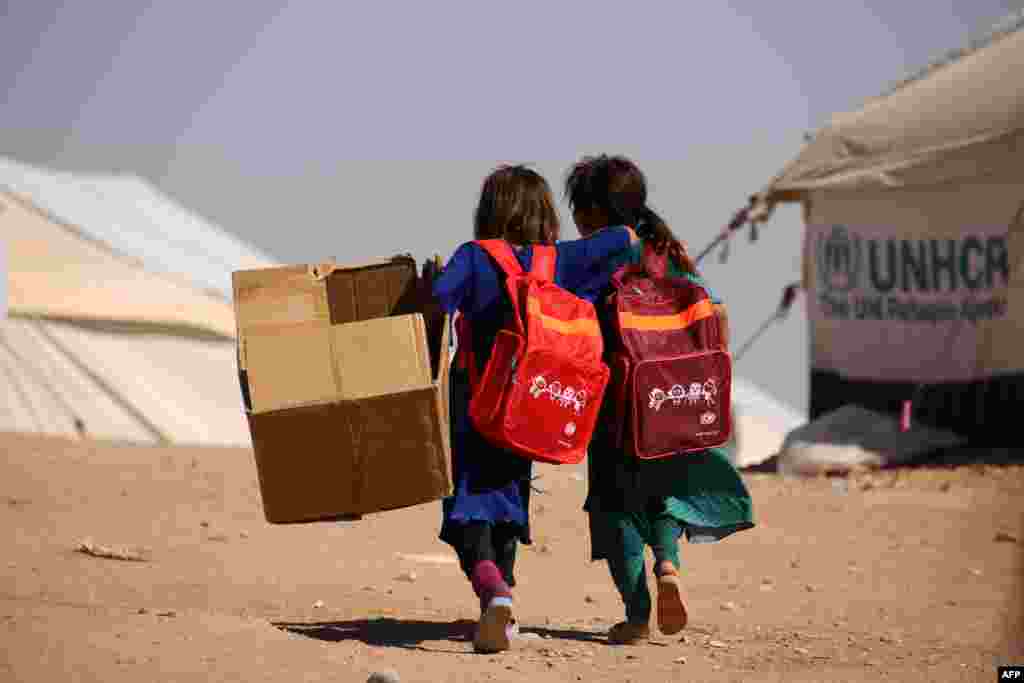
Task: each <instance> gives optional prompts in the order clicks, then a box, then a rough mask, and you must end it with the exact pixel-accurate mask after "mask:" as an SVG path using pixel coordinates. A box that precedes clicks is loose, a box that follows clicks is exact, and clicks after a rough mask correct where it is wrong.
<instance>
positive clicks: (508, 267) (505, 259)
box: [476, 239, 523, 277]
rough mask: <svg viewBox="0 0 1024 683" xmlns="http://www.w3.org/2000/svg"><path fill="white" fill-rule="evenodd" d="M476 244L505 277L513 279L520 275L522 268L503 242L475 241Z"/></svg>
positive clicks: (510, 249) (513, 253)
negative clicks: (492, 260)
mask: <svg viewBox="0 0 1024 683" xmlns="http://www.w3.org/2000/svg"><path fill="white" fill-rule="evenodd" d="M476 244H477V246H479V247H480V248H481V249H483V250H484V251H485V252H487V253H488V254H489V255H490V257H491V258H492V259H494V261H495V262H496V263H497V264H498V267H500V268H501V269H502V271H504V273H505V275H507V276H509V277H514V276H516V275H521V274H522V272H523V267H522V266H521V265H519V259H517V258H516V255H515V252H513V251H512V247H510V246H509V245H508V242H506V241H505V240H497V239H495V240H476Z"/></svg>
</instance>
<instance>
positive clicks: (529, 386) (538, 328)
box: [459, 240, 610, 464]
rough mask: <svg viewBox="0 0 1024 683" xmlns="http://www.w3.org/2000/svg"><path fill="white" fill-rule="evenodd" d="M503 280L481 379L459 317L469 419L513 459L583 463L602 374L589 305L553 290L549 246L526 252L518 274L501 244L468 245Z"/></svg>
mask: <svg viewBox="0 0 1024 683" xmlns="http://www.w3.org/2000/svg"><path fill="white" fill-rule="evenodd" d="M476 244H478V245H479V246H480V247H482V248H483V249H484V251H486V252H487V253H488V254H489V255H490V256H491V258H492V259H494V261H495V262H496V263H497V265H498V267H499V268H500V269H501V270H502V271H503V272H504V273H505V276H506V280H505V285H506V289H507V291H508V295H509V298H510V299H511V301H512V308H513V310H514V314H513V318H514V320H513V321H512V323H511V325H509V326H507V327H505V328H503V329H501V330H499V331H498V334H497V337H496V338H495V340H494V346H493V347H492V348H491V355H490V358H489V359H488V361H487V365H486V366H485V368H484V372H483V377H481V378H477V376H476V374H477V372H476V361H475V359H474V358H473V357H472V350H471V348H469V347H468V344H469V340H470V335H469V327H468V322H467V321H466V319H465V318H464V317H461V316H460V318H459V320H460V329H459V345H460V347H463V351H464V352H465V353H466V356H465V358H466V359H467V362H468V365H469V373H470V386H471V387H472V397H471V399H470V403H469V417H470V419H471V420H472V421H473V425H474V426H475V427H476V429H477V431H479V432H480V434H481V435H482V436H484V437H485V438H486V439H487V440H488V441H490V442H491V443H493V444H494V445H496V446H499V447H501V448H504V449H505V450H508V451H511V452H513V453H516V454H518V455H521V456H524V457H526V458H529V459H530V460H537V461H540V462H547V463H553V464H576V463H578V462H580V461H581V460H583V458H584V457H585V456H586V453H587V446H588V445H589V444H590V439H591V436H592V435H593V433H594V426H595V424H596V421H597V417H598V414H599V412H600V409H601V401H602V398H603V397H604V392H605V388H606V387H607V385H608V379H609V374H610V372H609V370H608V367H607V366H606V365H605V364H604V362H603V361H602V355H603V353H604V341H603V339H602V337H601V326H600V322H599V321H598V318H597V311H596V309H595V308H594V306H593V304H591V303H590V302H588V301H584V300H583V299H580V298H579V297H577V296H575V295H573V294H572V293H570V292H568V291H566V290H564V289H562V288H561V287H559V286H558V285H556V284H555V282H554V279H555V259H556V251H555V248H554V247H550V246H541V245H536V246H534V247H533V265H532V267H531V269H530V272H529V273H525V272H523V269H522V267H521V266H520V264H519V261H518V260H517V259H516V256H515V253H514V252H513V251H512V248H511V247H510V246H509V245H508V243H506V242H505V241H504V240H478V241H477V242H476Z"/></svg>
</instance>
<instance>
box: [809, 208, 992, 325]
mask: <svg viewBox="0 0 1024 683" xmlns="http://www.w3.org/2000/svg"><path fill="white" fill-rule="evenodd" d="M815 266H816V271H817V280H818V283H819V286H820V293H819V296H818V301H819V304H820V306H821V310H822V313H823V314H824V316H825V317H826V318H833V319H853V320H902V321H907V322H933V323H936V322H944V321H950V320H959V319H962V320H968V321H971V322H977V321H980V320H991V319H995V318H1002V317H1005V315H1006V309H1007V300H1006V296H1005V293H1003V292H1000V291H999V290H1001V289H1003V288H1005V287H1006V285H1007V283H1008V282H1009V276H1010V263H1009V249H1008V244H1007V237H1006V235H999V236H985V237H981V236H978V235H972V234H964V235H963V236H962V237H960V238H958V239H893V238H888V239H866V238H863V237H861V236H859V235H857V234H856V233H855V232H853V231H852V230H850V229H849V228H848V227H846V226H843V225H833V226H832V227H831V229H830V230H829V231H828V232H827V233H824V234H821V235H819V236H818V238H817V241H816V244H815Z"/></svg>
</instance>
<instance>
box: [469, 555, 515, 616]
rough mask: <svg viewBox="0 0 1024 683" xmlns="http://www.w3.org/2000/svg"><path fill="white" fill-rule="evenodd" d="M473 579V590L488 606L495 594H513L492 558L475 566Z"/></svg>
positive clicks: (481, 602) (484, 604)
mask: <svg viewBox="0 0 1024 683" xmlns="http://www.w3.org/2000/svg"><path fill="white" fill-rule="evenodd" d="M471 581H472V583H473V591H474V592H475V593H476V594H477V596H479V598H480V604H481V605H483V606H486V605H487V604H488V603H489V602H490V601H491V598H494V597H495V596H499V595H500V596H510V595H511V594H512V591H511V590H509V587H508V584H506V583H505V579H504V577H502V575H501V570H500V569H498V565H496V564H494V563H493V562H491V561H490V560H483V561H482V562H477V563H476V566H474V567H473V577H472V579H471Z"/></svg>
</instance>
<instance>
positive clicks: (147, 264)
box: [0, 160, 273, 446]
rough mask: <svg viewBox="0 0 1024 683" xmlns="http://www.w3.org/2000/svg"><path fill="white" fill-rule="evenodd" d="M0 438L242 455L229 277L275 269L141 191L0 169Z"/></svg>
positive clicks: (137, 185) (116, 182) (8, 165)
mask: <svg viewBox="0 0 1024 683" xmlns="http://www.w3.org/2000/svg"><path fill="white" fill-rule="evenodd" d="M0 207H3V209H2V210H0V234H2V235H3V237H4V242H5V246H6V247H8V255H9V260H8V266H9V271H10V273H9V276H8V277H5V278H4V280H5V283H6V284H8V285H9V287H10V316H9V318H7V319H3V320H0V401H2V405H0V431H16V432H37V433H43V434H49V435H59V436H67V437H84V438H100V439H106V440H114V441H127V442H135V443H176V444H195V445H219V446H248V445H249V444H250V438H249V432H248V426H247V424H246V421H245V416H244V411H243V406H242V398H241V391H240V388H239V385H238V376H237V365H236V350H235V342H234V335H235V322H234V312H233V310H232V307H231V304H230V290H231V285H230V277H231V271H232V270H236V269H240V268H251V267H261V266H265V265H271V264H272V263H273V262H272V261H270V259H268V258H267V257H265V256H264V255H262V254H260V253H259V252H257V251H255V250H251V249H249V248H247V247H245V246H244V245H242V244H241V243H239V242H238V241H237V240H234V239H233V238H231V237H230V236H228V235H227V234H226V233H224V232H223V231H220V230H219V229H217V228H215V227H213V226H211V225H210V224H208V223H206V222H204V221H202V220H201V219H198V218H196V217H194V216H193V215H192V214H190V213H189V212H187V211H186V210H184V209H182V208H181V207H178V206H177V205H176V204H174V203H173V202H171V201H170V200H168V199H166V198H165V197H163V196H162V195H161V194H160V193H159V192H157V191H156V190H154V189H153V188H151V187H150V186H149V185H147V184H146V183H144V182H143V181H139V180H138V179H134V178H116V177H114V178H111V177H96V178H88V179H85V180H79V179H77V178H76V177H74V176H72V175H69V174H63V173H62V174H57V173H50V172H47V171H44V170H41V169H35V168H30V167H27V166H24V165H22V164H17V163H14V162H8V161H4V160H0Z"/></svg>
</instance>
